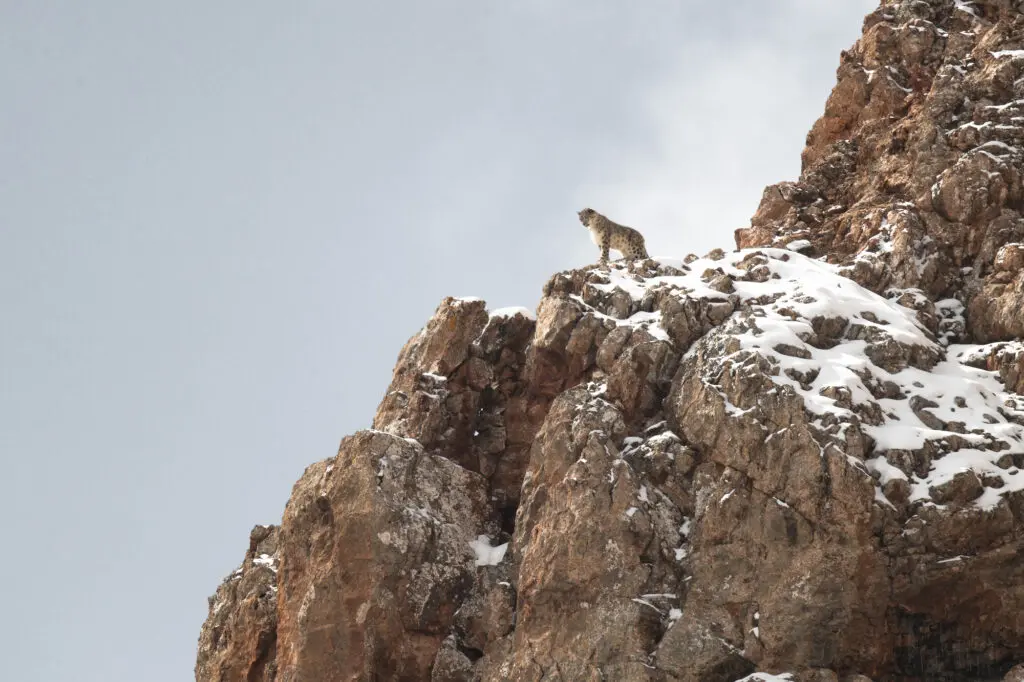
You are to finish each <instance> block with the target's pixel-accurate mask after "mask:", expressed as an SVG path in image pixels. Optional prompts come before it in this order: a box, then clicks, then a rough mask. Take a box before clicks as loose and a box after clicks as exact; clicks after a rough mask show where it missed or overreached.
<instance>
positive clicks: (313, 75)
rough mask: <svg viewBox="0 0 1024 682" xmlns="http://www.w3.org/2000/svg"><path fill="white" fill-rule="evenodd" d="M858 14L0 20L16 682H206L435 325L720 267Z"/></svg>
mask: <svg viewBox="0 0 1024 682" xmlns="http://www.w3.org/2000/svg"><path fill="white" fill-rule="evenodd" d="M874 5H875V3H874V2H873V1H869V0H845V1H842V2H836V0H775V1H773V2H770V3H769V2H764V0H735V1H734V2H730V3H716V2H706V1H705V2H696V1H694V0H675V1H674V2H669V1H667V0H647V1H646V2H644V3H635V2H612V1H608V0H547V1H543V0H528V1H521V2H516V3H499V2H493V1H485V2H480V1H479V0H478V1H476V2H470V1H469V0H461V1H458V2H457V1H455V0H436V1H435V2H431V3H426V2H421V1H415V0H404V1H395V2H359V3H356V2H349V1H347V0H340V1H339V0H332V1H327V0H316V1H299V2H289V3H282V2H268V1H267V0H247V1H246V2H241V1H239V0H224V1H223V2H214V3H210V2H197V1H195V0H181V1H179V2H174V3H152V2H147V3H142V2H129V1H128V0H93V1H92V2H88V3H85V2H68V1H62V2H61V1H57V0H7V1H6V2H3V3H0V93H2V98H3V99H2V106H0V306H2V307H0V310H2V315H3V320H2V326H0V330H2V331H0V357H2V363H0V389H2V390H0V459H2V461H0V465H2V470H0V471H2V473H0V512H2V513H3V518H4V519H5V520H6V523H7V533H6V535H7V542H6V543H5V550H6V551H5V553H4V554H5V556H4V558H3V560H2V561H0V584H2V585H4V587H5V589H6V595H5V599H4V605H5V614H4V618H3V619H0V642H3V644H2V645H0V646H2V647H3V655H2V658H3V660H4V663H5V669H4V672H3V677H4V679H10V680H17V681H18V682H55V681H65V680H67V681H68V682H71V681H74V682H93V681H95V682H111V681H120V680H124V681H131V682H137V681H139V680H145V681H147V682H149V681H153V682H164V681H167V682H170V681H172V680H174V681H176V682H179V681H180V680H182V679H189V678H190V676H191V675H192V665H193V662H194V655H195V644H196V638H197V636H198V633H199V627H200V624H201V623H202V621H203V619H204V618H205V616H206V597H207V595H209V594H211V593H212V592H213V590H214V589H215V588H216V586H217V584H218V582H219V581H220V579H221V578H222V577H223V576H224V575H226V574H227V573H229V572H230V571H231V570H232V569H233V568H234V567H235V566H236V565H237V564H238V562H239V561H240V560H241V558H242V554H243V552H244V551H245V548H246V543H247V537H248V532H249V529H250V527H251V526H252V525H253V524H255V523H276V522H277V521H278V520H279V519H280V515H281V511H282V509H283V508H284V504H285V502H286V500H287V498H288V494H289V491H290V489H291V486H292V483H293V482H294V481H295V480H296V479H297V478H298V476H299V475H300V474H301V472H302V470H303V468H304V467H305V466H306V465H307V464H309V463H310V462H313V461H315V460H318V459H323V458H325V457H329V456H331V455H333V454H334V452H335V450H336V447H337V443H338V441H339V439H340V438H341V437H342V436H343V435H344V434H347V433H350V432H352V431H354V430H356V429H359V428H363V427H366V426H367V425H368V424H369V422H370V419H371V417H372V414H373V411H374V409H375V407H376V404H377V402H378V400H379V399H380V397H381V396H382V395H383V392H384V390H385V388H386V387H387V383H388V380H389V378H390V372H391V368H392V365H393V363H394V360H395V356H396V355H397V353H398V350H399V349H400V348H401V346H402V344H403V343H404V342H405V340H406V339H407V338H408V336H410V335H411V334H412V333H414V332H415V331H416V330H417V329H418V328H419V327H420V326H421V325H422V324H423V323H424V322H425V321H426V320H427V318H428V317H429V315H430V314H431V313H432V311H433V309H434V307H435V306H436V304H437V303H438V301H439V300H440V299H441V298H442V297H443V296H445V295H477V296H481V297H484V298H486V299H487V300H488V302H489V303H490V304H491V305H492V306H494V307H499V306H506V305H527V306H530V307H533V306H535V305H536V302H537V299H538V297H539V293H540V289H541V286H542V285H543V283H544V281H545V280H546V278H547V277H548V276H549V275H551V274H553V273H554V272H556V271H558V270H561V269H565V268H569V267H575V266H579V265H583V264H586V263H589V262H593V261H594V260H596V256H597V251H596V248H595V247H594V246H593V244H591V242H590V240H589V237H588V235H587V234H586V232H585V231H584V229H583V228H582V226H580V225H579V224H578V222H577V221H576V216H575V211H576V210H578V209H580V208H582V207H583V206H584V205H590V206H592V207H593V208H596V209H597V210H599V211H602V212H605V213H607V214H609V215H610V216H611V217H612V218H614V219H617V220H619V221H620V222H626V223H628V224H631V225H633V226H635V227H638V228H640V229H642V230H643V231H644V233H645V234H646V236H647V241H648V245H649V248H650V250H651V252H652V253H654V254H656V255H667V256H681V255H684V254H685V253H687V252H689V251H693V252H697V253H704V252H706V251H708V250H709V249H711V248H713V247H715V246H723V247H726V248H729V247H731V246H732V230H733V229H735V228H737V227H742V226H744V225H746V224H747V221H748V219H749V217H750V215H751V214H752V213H753V211H754V209H755V208H756V206H757V202H758V200H759V198H760V195H761V190H762V189H763V187H764V186H765V185H766V184H770V183H772V182H776V181H779V180H785V179H792V178H794V177H795V176H796V175H797V173H798V172H799V155H800V150H801V148H802V146H803V139H804V135H805V134H806V132H807V130H808V129H809V127H810V125H811V123H812V122H813V121H814V119H815V118H817V117H818V116H819V115H820V113H821V111H822V108H823V106H824V102H825V98H826V96H827V94H828V92H829V91H830V89H831V87H832V85H833V84H834V74H835V68H836V66H837V65H838V61H839V50H840V49H843V48H845V47H847V46H849V45H850V44H851V43H852V42H853V41H854V40H855V39H856V37H857V36H858V35H859V33H860V25H861V18H862V16H863V15H864V14H865V13H867V12H868V11H870V10H871V9H873V8H874Z"/></svg>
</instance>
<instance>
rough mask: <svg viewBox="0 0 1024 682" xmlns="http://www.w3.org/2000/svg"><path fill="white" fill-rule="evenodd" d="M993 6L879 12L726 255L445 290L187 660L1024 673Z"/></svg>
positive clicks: (1004, 18)
mask: <svg viewBox="0 0 1024 682" xmlns="http://www.w3.org/2000/svg"><path fill="white" fill-rule="evenodd" d="M1021 9H1022V8H1021V6H1020V3H1019V2H1016V1H1015V0H1014V1H1011V0H976V1H973V2H966V1H965V2H960V1H959V0H957V1H955V2H954V1H953V0H929V1H927V2H923V1H921V0H884V1H883V2H882V4H881V6H880V7H879V9H878V10H876V11H875V12H873V13H871V14H870V15H869V16H868V17H867V19H866V20H865V24H864V33H863V36H862V38H861V39H860V41H858V43H857V44H856V45H855V46H854V47H853V48H852V49H851V50H849V51H847V52H844V53H843V55H842V57H841V63H840V66H839V69H838V83H837V85H836V88H835V90H834V91H833V93H832V95H831V97H830V98H829V101H828V102H827V104H826V108H825V113H824V116H823V117H822V118H821V119H820V120H819V121H818V122H817V123H816V124H815V126H814V128H813V129H812V130H811V132H810V134H809V135H808V138H807V146H806V149H805V150H804V153H803V169H802V173H801V176H800V178H799V180H798V181H797V182H791V183H780V184H778V185H774V186H772V187H769V188H768V189H766V190H765V193H764V195H763V197H762V201H761V205H760V206H759V208H758V211H757V213H756V214H755V216H754V218H753V220H752V221H751V227H750V228H747V229H745V230H739V231H738V232H737V235H736V237H737V243H738V245H739V246H741V247H743V248H744V249H746V250H742V251H739V252H726V251H724V250H722V249H715V250H714V251H712V252H711V253H709V254H708V256H707V257H705V258H698V257H697V256H694V255H689V256H687V257H686V258H685V259H683V261H668V260H665V261H655V260H653V259H648V260H645V261H642V262H637V263H632V264H623V263H613V264H611V265H610V266H609V267H607V268H581V269H577V270H571V271H566V272H562V273H558V274H556V275H555V276H553V277H552V278H551V279H550V280H549V281H548V282H547V284H546V285H545V286H544V288H543V297H542V298H541V300H540V303H539V306H538V310H537V316H536V319H534V318H533V316H532V315H531V314H530V313H528V312H526V311H523V310H518V309H508V310H501V311H491V312H488V311H487V308H486V305H485V303H484V302H483V301H479V300H476V299H445V300H444V301H443V302H442V303H441V305H440V306H439V307H438V309H437V311H436V313H435V314H434V316H433V318H432V319H431V320H430V321H429V322H428V323H427V325H426V326H425V327H424V329H423V331H421V332H420V333H418V334H416V335H415V336H414V337H413V338H412V339H410V340H409V342H408V343H407V344H406V346H405V347H404V348H403V349H402V351H401V353H400V355H399V358H398V362H397V364H396V368H395V372H394V375H393V378H392V382H391V386H390V387H389V389H388V391H387V393H386V395H385V397H384V399H383V400H382V402H381V404H380V407H379V408H378V411H377V414H376V416H375V419H374V422H373V426H374V430H371V431H365V432H361V433H359V434H356V435H355V436H352V437H350V438H347V439H345V440H344V441H343V442H342V445H341V448H340V450H339V453H338V456H337V457H336V458H334V459H333V460H328V461H325V462H320V463H317V464H314V465H312V466H311V467H310V468H309V469H307V471H306V472H305V474H304V475H303V477H302V478H301V479H300V481H299V482H298V483H297V484H296V486H295V488H294V490H293V493H292V496H291V499H290V500H289V501H288V504H287V506H286V508H285V514H284V519H283V522H282V524H281V526H280V528H276V527H257V529H255V530H254V531H253V535H252V537H251V539H250V546H249V551H248V552H247V553H246V557H245V560H244V561H243V564H242V566H241V568H240V569H239V570H238V571H236V572H235V573H234V574H232V575H231V576H229V577H228V578H227V579H226V580H225V582H224V583H223V584H222V585H221V586H220V587H219V588H218V589H217V592H216V594H215V595H214V597H212V598H211V602H210V612H209V615H208V618H207V622H206V623H205V624H204V626H203V629H202V631H201V634H200V643H199V651H198V656H197V664H196V678H197V680H199V681H200V682H206V681H212V680H219V681H224V682H227V681H228V680H231V681H234V680H260V681H262V682H299V681H300V680H324V681H334V680H355V679H380V680H410V681H411V680H434V681H435V682H441V681H449V680H451V681H455V680H459V681H462V680H486V681H495V682H497V681H498V680H502V681H504V680H527V681H531V682H541V681H548V680H558V679H561V680H594V681H595V682H596V681H597V680H624V681H626V682H633V681H635V682H640V681H657V682H734V681H735V680H738V679H745V680H748V681H749V682H753V680H758V679H761V680H779V679H787V678H786V677H784V676H783V675H787V674H788V676H789V677H788V679H790V680H792V681H795V682H811V681H813V682H870V680H871V679H875V680H887V681H892V682H920V681H921V680H937V681H938V682H968V681H973V680H977V679H998V678H999V677H1000V676H1004V675H1005V677H1004V679H1007V680H1014V679H1019V678H1021V677H1024V676H1022V675H1021V674H1020V671H1019V666H1018V668H1014V669H1013V671H1011V668H1013V666H1014V665H1016V664H1020V663H1022V661H1024V621H1022V620H1021V618H1020V615H1019V614H1020V613H1022V612H1024V563H1022V562H1021V561H1020V556H1021V554H1022V552H1024V539H1022V538H1024V532H1022V531H1024V398H1022V397H1021V396H1022V394H1024V344H1022V343H1021V342H1020V341H1019V340H1017V339H1016V338H1015V337H1019V336H1024V316H1022V315H1021V314H1020V311H1021V310H1022V307H1024V272H1022V266H1024V247H1021V244H1024V182H1022V177H1024V153H1022V152H1021V145H1024V14H1022V12H1021ZM782 247H784V248H782ZM988 342H992V343H988ZM979 343H988V345H979ZM757 670H763V671H776V672H775V674H774V676H773V675H772V674H770V673H767V672H764V673H760V672H758V673H755V672H754V671H757ZM786 671H789V672H788V673H787V672H786ZM1008 671H1009V672H1008ZM867 676H870V677H867Z"/></svg>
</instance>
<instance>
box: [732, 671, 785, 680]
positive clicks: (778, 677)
mask: <svg viewBox="0 0 1024 682" xmlns="http://www.w3.org/2000/svg"><path fill="white" fill-rule="evenodd" d="M736 682H793V674H792V673H782V674H781V675H771V674H769V673H754V674H753V675H747V676H746V677H743V678H740V679H738V680H736Z"/></svg>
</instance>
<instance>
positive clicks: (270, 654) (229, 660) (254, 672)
mask: <svg viewBox="0 0 1024 682" xmlns="http://www.w3.org/2000/svg"><path fill="white" fill-rule="evenodd" d="M278 538H279V529H278V528H277V527H276V526H256V527H255V528H253V529H252V532H251V533H250V534H249V549H248V551H246V553H245V559H244V560H243V561H242V565H241V566H240V567H239V568H238V569H237V570H236V571H235V572H234V573H232V574H231V575H229V576H228V577H227V578H225V579H224V582H222V583H221V585H220V587H218V588H217V592H216V594H214V595H213V596H212V597H210V600H209V602H210V613H209V615H208V616H207V619H206V623H204V624H203V629H202V632H201V633H200V635H199V649H198V654H197V656H196V679H197V680H210V681H211V682H229V681H234V680H252V681H253V682H273V680H275V679H276V673H277V661H276V654H277V652H276V644H277V573H278V568H279V566H280V563H279V562H280V552H279V551H278Z"/></svg>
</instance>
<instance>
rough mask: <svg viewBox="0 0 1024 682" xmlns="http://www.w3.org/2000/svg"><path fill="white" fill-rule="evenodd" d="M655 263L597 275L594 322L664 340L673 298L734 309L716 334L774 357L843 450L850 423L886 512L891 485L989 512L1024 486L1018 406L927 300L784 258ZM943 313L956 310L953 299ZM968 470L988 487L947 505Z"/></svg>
mask: <svg viewBox="0 0 1024 682" xmlns="http://www.w3.org/2000/svg"><path fill="white" fill-rule="evenodd" d="M657 263H658V269H657V270H656V271H655V272H654V273H651V272H649V271H648V272H642V273H640V272H637V271H635V270H634V269H630V268H627V267H624V266H622V265H616V264H613V265H612V266H611V268H610V269H609V271H608V272H601V271H592V274H594V273H597V274H598V277H599V279H598V281H597V282H594V281H590V282H589V283H588V287H589V288H590V289H592V290H593V292H594V293H593V295H592V296H586V295H584V296H583V297H577V298H578V299H579V302H580V303H582V304H584V305H586V306H587V307H588V309H591V310H593V311H594V314H595V315H601V316H605V317H612V318H613V319H615V320H616V323H617V324H618V325H628V326H633V327H634V328H644V329H645V330H647V331H648V332H649V333H651V334H652V336H654V337H655V338H656V339H659V340H666V341H668V342H671V341H676V342H678V341H679V339H678V338H674V337H673V334H672V330H673V321H672V319H671V318H665V315H666V312H665V311H666V310H667V309H669V308H670V305H668V304H666V301H667V300H668V299H669V298H670V297H672V298H675V299H676V300H678V301H680V302H682V303H683V304H684V305H688V306H690V308H693V307H694V306H695V305H697V304H702V305H704V306H708V305H709V304H713V303H715V302H728V304H729V305H730V306H731V307H732V308H733V309H734V310H736V312H733V313H732V315H731V317H730V318H729V319H728V320H727V321H726V322H725V324H724V325H723V327H722V330H723V331H724V333H725V334H727V335H728V336H729V338H731V339H732V340H733V343H735V348H734V352H741V351H752V352H755V353H757V354H758V355H760V356H762V357H764V358H765V359H767V360H768V362H769V363H770V364H771V366H772V367H773V369H772V372H771V374H772V380H773V382H774V383H775V384H776V385H777V386H779V387H780V388H782V387H787V388H789V389H792V390H793V391H795V392H796V393H798V394H799V395H800V396H801V398H802V399H803V403H804V406H805V409H806V410H807V412H808V413H809V415H810V416H811V418H812V421H813V422H815V423H817V424H818V425H819V426H820V428H821V429H822V430H823V432H826V433H828V434H831V435H832V436H834V437H837V438H840V439H843V438H845V437H846V435H847V430H848V429H849V427H850V426H851V425H855V426H856V428H857V430H858V433H863V434H865V435H867V436H868V437H869V438H870V442H871V444H872V446H871V452H870V455H871V456H870V457H868V458H867V459H866V461H864V462H862V463H860V464H854V465H855V466H859V467H860V468H862V469H863V470H865V471H867V472H868V473H870V474H871V475H872V476H873V477H874V478H875V479H876V484H877V487H878V495H876V499H878V500H879V502H880V503H882V504H888V503H887V501H886V497H885V496H884V495H883V490H884V488H885V486H886V484H887V483H889V482H890V481H893V480H896V479H899V480H902V481H905V482H906V486H909V491H906V490H905V491H904V492H908V497H907V500H906V501H909V502H916V501H923V502H926V503H933V502H935V501H936V496H938V497H939V498H943V499H946V500H947V502H949V501H952V502H955V503H956V504H966V503H968V502H970V503H973V504H974V505H976V506H978V507H980V508H983V509H987V508H991V507H992V506H994V505H996V504H997V503H998V502H999V500H1000V498H1001V497H1002V496H1003V495H1005V494H1007V493H1010V492H1013V491H1017V490H1021V489H1024V475H1018V471H1019V470H1018V468H1017V467H1016V466H1014V465H1013V464H1012V456H1014V455H1024V427H1022V424H1024V402H1022V401H1021V400H1020V399H1019V398H1018V397H1016V396H1015V395H1014V394H1012V393H1009V392H1007V391H1006V389H1005V388H1004V387H1003V385H1002V384H1001V383H1000V381H999V379H998V377H997V375H996V373H995V372H990V371H986V370H985V369H979V368H978V367H977V364H978V358H979V357H982V356H985V355H986V354H987V353H988V352H989V349H988V348H982V347H978V346H969V345H962V344H951V345H948V346H946V347H944V346H943V344H942V343H939V340H938V338H937V337H936V336H935V335H934V334H932V332H931V331H929V329H928V328H926V327H925V326H924V325H923V324H922V322H921V321H920V320H919V317H918V315H917V308H916V307H915V306H919V305H920V301H918V300H917V299H918V294H919V293H920V292H914V291H900V292H897V293H898V296H897V298H898V300H899V301H900V303H903V304H904V305H901V304H900V303H897V302H896V301H895V300H891V299H887V298H883V297H882V296H879V295H878V294H875V293H874V292H872V291H869V290H868V289H866V288H864V287H862V286H860V285H859V284H857V283H856V282H854V281H852V280H850V279H848V278H846V277H844V276H843V274H841V271H840V268H839V267H838V266H835V265H831V264H828V263H824V262H821V261H818V260H814V259H811V258H808V257H805V256H802V255H800V254H798V253H794V252H793V251H791V250H783V249H760V250H756V251H755V250H740V251H736V252H733V253H730V254H726V255H725V257H724V258H716V259H710V258H698V259H694V260H692V261H690V262H689V263H686V264H682V263H680V262H678V261H667V260H661V261H658V262H657ZM652 275H653V276H652ZM601 280H604V281H601ZM623 294H625V295H626V296H628V304H624V303H623V301H624V300H625V299H624V298H623ZM602 297H603V298H602ZM602 303H603V307H604V311H602V310H600V309H599V308H601V307H602ZM655 305H656V306H657V307H656V308H655V309H653V310H652V309H650V308H654V307H655ZM905 305H906V306H909V307H905ZM643 308H648V309H647V310H643ZM944 309H946V310H948V311H951V312H950V313H949V316H952V315H960V314H961V313H962V305H959V303H958V302H957V301H947V302H945V305H944ZM616 315H617V316H618V317H615V316H616ZM679 345H682V344H679ZM690 351H691V352H692V349H690ZM971 365H974V366H971ZM1008 456H1011V457H1008ZM965 471H973V472H974V473H975V474H976V475H977V476H978V477H979V480H981V481H982V482H983V483H984V490H983V491H979V490H978V489H977V488H976V487H975V486H972V485H966V486H960V485H959V484H958V485H957V487H958V488H962V494H963V495H967V494H973V493H976V492H980V494H978V495H977V496H976V497H973V498H971V499H963V498H962V495H961V497H960V498H957V497H956V495H954V496H953V498H950V497H949V495H946V494H943V492H942V487H943V486H946V485H950V484H952V482H953V480H954V478H956V477H957V475H958V474H960V473H962V472H965ZM900 485H902V484H900ZM723 501H724V498H723Z"/></svg>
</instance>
